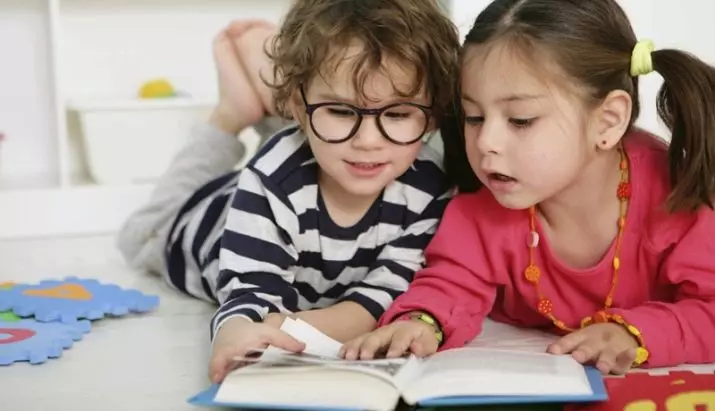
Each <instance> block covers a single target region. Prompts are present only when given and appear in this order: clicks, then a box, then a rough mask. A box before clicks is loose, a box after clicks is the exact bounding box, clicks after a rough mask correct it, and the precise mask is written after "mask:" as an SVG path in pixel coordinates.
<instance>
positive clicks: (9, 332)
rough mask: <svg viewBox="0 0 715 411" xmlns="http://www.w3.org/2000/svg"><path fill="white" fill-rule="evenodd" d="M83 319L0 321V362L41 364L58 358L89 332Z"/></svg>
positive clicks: (87, 325) (1, 364) (0, 363)
mask: <svg viewBox="0 0 715 411" xmlns="http://www.w3.org/2000/svg"><path fill="white" fill-rule="evenodd" d="M90 327H91V325H90V323H89V321H87V320H82V321H77V322H74V323H59V322H54V323H41V322H39V321H35V320H33V319H24V320H20V321H11V322H7V321H0V366H7V365H11V364H13V363H15V362H18V361H27V362H29V363H30V364H42V363H44V362H46V361H47V360H49V359H51V358H59V357H61V356H62V352H63V351H64V350H66V349H68V348H71V347H72V345H73V344H74V342H75V341H79V340H81V339H82V336H83V335H84V334H86V333H88V332H89V330H90Z"/></svg>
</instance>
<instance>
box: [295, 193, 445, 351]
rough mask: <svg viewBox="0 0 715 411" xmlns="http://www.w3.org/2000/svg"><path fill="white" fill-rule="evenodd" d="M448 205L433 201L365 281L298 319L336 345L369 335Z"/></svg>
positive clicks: (421, 258) (417, 266)
mask: <svg viewBox="0 0 715 411" xmlns="http://www.w3.org/2000/svg"><path fill="white" fill-rule="evenodd" d="M448 201H449V195H448V194H444V195H443V196H441V197H438V198H434V199H433V200H432V201H431V202H430V203H429V204H428V205H427V207H425V209H424V210H423V212H422V213H421V214H420V215H419V216H418V217H417V218H416V219H415V221H414V222H413V223H411V224H410V225H409V226H407V228H406V229H404V230H403V233H402V235H401V236H400V237H398V238H396V239H395V240H393V241H391V242H390V243H388V244H386V245H385V246H384V248H383V249H382V251H381V252H380V254H379V255H378V257H377V260H376V261H375V262H374V263H373V264H372V266H371V267H370V270H369V272H368V274H367V275H366V276H365V278H364V279H363V280H362V281H361V282H359V283H357V284H355V285H354V286H352V287H351V288H349V289H348V290H346V291H345V293H344V294H343V296H342V297H341V299H340V300H339V302H338V303H336V304H335V305H334V306H332V307H329V308H325V309H322V310H314V311H309V312H303V313H299V314H298V316H299V317H300V318H302V319H303V320H305V321H307V322H309V323H311V325H313V326H314V327H316V328H318V329H320V330H321V331H322V332H324V333H325V334H327V335H329V336H331V337H332V338H334V339H336V340H338V341H343V342H344V341H349V340H351V339H353V338H356V337H358V336H360V335H362V334H364V333H366V332H369V331H372V330H373V329H374V328H375V324H376V323H377V319H378V318H379V317H380V316H381V315H382V313H384V312H385V310H386V309H387V308H388V307H389V306H390V304H392V302H393V301H394V299H395V298H396V297H397V296H399V295H400V294H402V293H403V292H404V291H405V290H406V289H407V287H408V285H409V283H410V281H412V277H413V275H414V273H415V271H417V270H419V269H420V268H421V267H422V264H423V262H424V249H425V247H427V244H428V243H429V241H430V239H431V238H432V236H433V235H434V232H435V228H436V227H437V225H438V223H439V219H440V218H441V216H442V213H443V212H444V208H445V206H446V204H447V202H448Z"/></svg>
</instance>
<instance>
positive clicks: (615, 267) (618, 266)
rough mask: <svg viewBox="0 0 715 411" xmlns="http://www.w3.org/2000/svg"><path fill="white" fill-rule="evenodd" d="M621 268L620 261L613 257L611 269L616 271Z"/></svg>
mask: <svg viewBox="0 0 715 411" xmlns="http://www.w3.org/2000/svg"><path fill="white" fill-rule="evenodd" d="M619 268H621V259H620V258H618V257H613V269H614V270H618V269H619Z"/></svg>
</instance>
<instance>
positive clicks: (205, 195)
mask: <svg viewBox="0 0 715 411" xmlns="http://www.w3.org/2000/svg"><path fill="white" fill-rule="evenodd" d="M317 178H318V173H317V164H316V162H315V159H314V157H313V155H312V152H311V151H310V147H309V146H308V144H307V142H306V140H305V137H304V135H303V134H302V132H301V131H299V130H298V129H297V128H295V127H291V128H288V129H285V130H283V131H282V132H280V133H278V134H277V135H276V136H274V137H273V138H271V139H270V140H269V141H268V142H267V143H266V144H265V145H264V146H263V147H262V148H261V150H260V151H259V153H258V154H257V155H256V156H255V157H254V158H253V159H252V160H251V161H250V162H249V164H248V165H247V166H246V167H245V168H244V169H243V170H242V171H241V172H240V174H238V173H236V174H231V175H229V176H225V177H222V178H220V179H217V180H215V181H213V182H211V183H209V184H207V185H206V186H204V187H203V188H202V189H200V190H199V191H198V192H197V193H196V195H194V196H193V197H192V198H191V199H190V200H189V201H188V202H187V203H186V205H185V207H184V208H183V209H182V211H181V212H180V214H179V216H178V218H177V220H176V223H175V225H174V227H173V229H172V232H171V234H170V238H169V242H168V245H167V259H168V261H167V263H168V267H169V276H170V280H171V282H172V283H173V284H174V285H176V286H177V287H178V288H179V289H182V290H183V291H185V292H188V293H190V294H192V295H196V296H199V297H201V298H205V299H213V300H217V301H218V302H219V303H220V307H219V309H218V311H217V312H216V314H215V316H214V318H213V321H212V327H211V328H212V335H213V334H214V333H215V331H216V330H218V328H219V327H220V326H221V325H222V324H223V322H224V321H226V320H227V319H229V318H231V317H234V316H244V317H246V318H250V319H252V320H253V321H260V320H262V319H263V317H264V316H265V315H267V314H268V313H269V312H285V313H292V312H298V311H304V310H309V309H313V308H323V307H328V306H331V305H333V304H335V303H337V302H340V301H353V302H356V303H358V304H360V305H362V306H363V307H364V308H365V309H366V310H367V311H369V312H370V313H371V314H372V315H373V316H374V317H375V318H377V317H379V316H380V315H381V314H382V313H383V312H384V310H385V309H386V308H387V307H388V306H389V305H390V304H391V303H392V301H393V300H394V299H395V298H396V297H397V296H398V295H399V294H400V293H402V292H403V291H405V290H406V289H407V286H408V284H409V283H410V281H411V280H412V276H413V274H414V272H415V271H416V270H418V269H419V268H420V267H421V266H422V264H423V261H424V258H423V251H424V248H425V247H426V246H427V244H428V242H429V240H430V239H431V237H432V235H433V234H434V231H435V229H436V226H437V224H438V222H439V219H440V218H441V215H442V212H443V211H444V207H445V206H446V203H447V201H448V199H449V195H450V192H449V191H448V187H447V185H446V180H445V177H444V174H443V171H442V169H441V160H440V158H439V156H438V155H437V154H436V153H435V152H434V151H433V150H432V149H431V148H429V147H427V146H425V147H424V148H423V150H422V151H421V153H420V155H419V157H418V159H417V161H416V162H415V164H414V167H412V168H411V169H409V170H408V171H407V172H406V173H405V174H403V175H402V176H401V177H399V178H398V179H397V180H396V181H394V182H393V183H391V184H390V185H388V187H386V188H385V190H384V192H383V195H382V196H381V198H379V199H378V200H377V201H376V202H375V203H374V204H373V205H372V207H371V208H370V209H369V210H368V212H367V213H366V214H365V216H364V217H363V218H362V219H361V220H360V221H359V222H358V223H357V224H355V225H354V226H352V227H349V228H344V227H340V226H338V225H336V224H335V223H333V221H332V220H331V219H330V217H329V215H328V213H327V212H326V210H325V206H324V204H323V203H322V198H321V196H320V192H319V189H318V185H317ZM224 221H225V225H223V227H225V230H222V229H221V227H222V224H223V222H224ZM217 258H218V261H217ZM217 264H218V266H217ZM191 271H195V272H198V273H199V274H193V277H195V278H191V277H192V275H191V274H190V272H191Z"/></svg>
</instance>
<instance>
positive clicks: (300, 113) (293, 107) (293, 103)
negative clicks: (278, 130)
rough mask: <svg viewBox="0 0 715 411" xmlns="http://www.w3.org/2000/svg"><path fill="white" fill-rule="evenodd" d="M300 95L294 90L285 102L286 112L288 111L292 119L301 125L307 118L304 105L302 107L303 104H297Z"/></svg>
mask: <svg viewBox="0 0 715 411" xmlns="http://www.w3.org/2000/svg"><path fill="white" fill-rule="evenodd" d="M300 101H301V100H300V96H299V95H298V92H294V93H293V95H292V96H291V98H290V99H289V100H288V103H287V107H286V108H287V109H288V112H289V113H290V115H291V117H292V118H293V120H295V121H297V122H298V123H300V125H301V126H303V125H305V124H306V120H307V119H308V118H307V116H306V113H305V107H303V104H299V102H300Z"/></svg>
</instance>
